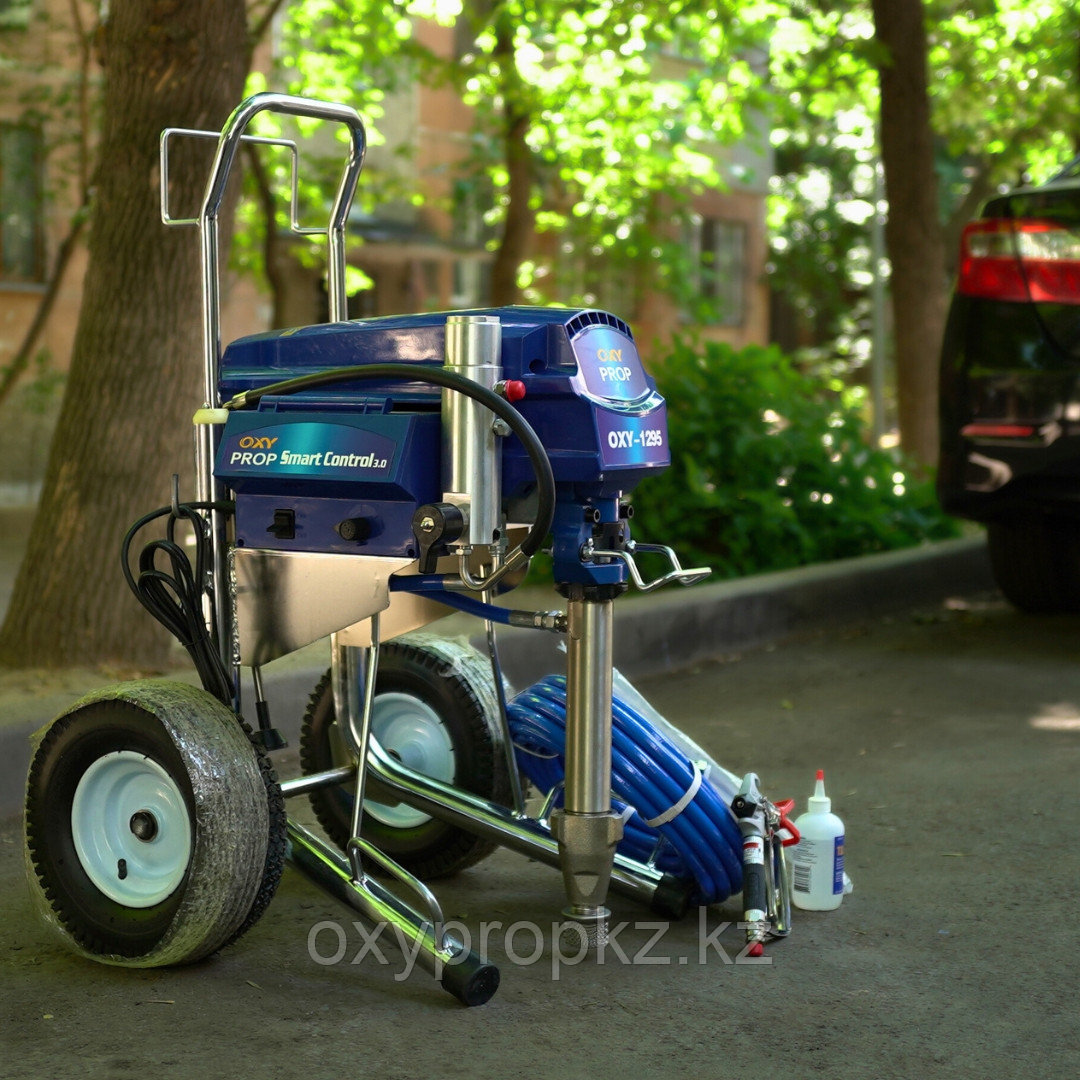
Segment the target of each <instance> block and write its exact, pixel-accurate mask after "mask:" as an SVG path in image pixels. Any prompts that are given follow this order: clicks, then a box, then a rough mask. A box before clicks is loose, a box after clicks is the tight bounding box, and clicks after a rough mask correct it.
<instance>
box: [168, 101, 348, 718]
mask: <svg viewBox="0 0 1080 1080" xmlns="http://www.w3.org/2000/svg"><path fill="white" fill-rule="evenodd" d="M261 112H273V113H279V114H282V115H286V116H301V117H307V118H309V119H312V120H327V121H330V122H334V123H340V124H344V125H345V126H346V127H347V128H348V131H349V136H350V138H349V148H348V153H347V156H346V159H345V164H344V167H343V169H342V173H341V180H340V182H339V184H338V189H337V193H336V195H335V197H334V202H333V205H332V206H331V209H330V218H329V221H328V223H327V226H326V229H325V230H322V229H305V228H301V227H300V226H299V223H298V221H297V220H296V219H297V207H296V203H297V178H296V147H295V144H293V143H292V142H291V141H289V140H279V139H263V138H261V137H258V136H252V135H245V134H244V133H245V131H246V129H247V127H248V125H249V124H250V123H251V121H252V120H253V119H254V118H255V117H256V116H257V115H258V114H259V113H261ZM178 135H179V136H183V135H188V136H194V137H197V138H214V137H216V138H217V140H218V144H217V150H216V152H215V155H214V162H213V165H212V166H211V168H210V175H209V178H208V179H207V182H206V189H205V191H204V193H203V200H202V206H201V208H200V210H199V215H198V217H196V218H173V217H171V215H170V214H169V142H170V139H171V138H172V137H173V136H178ZM243 141H248V142H255V143H263V144H269V145H279V146H285V147H286V148H291V152H292V155H293V167H292V195H291V211H290V226H291V227H292V231H294V232H299V233H300V234H302V235H311V234H312V233H322V232H325V234H326V238H327V291H328V293H329V299H330V319H331V321H333V322H338V321H341V320H342V319H344V318H345V315H346V296H345V267H346V262H345V224H346V220H347V218H348V214H349V207H350V206H351V205H352V199H353V195H354V194H355V192H356V185H357V181H358V180H359V179H360V171H361V169H362V168H363V166H364V154H365V152H366V150H367V134H366V131H365V129H364V122H363V120H361V118H360V114H359V113H358V112H357V111H356V110H355V109H353V108H352V107H351V106H348V105H339V104H336V103H334V102H327V101H315V100H313V99H311V98H304V97H295V96H293V95H291V94H278V93H262V94H254V95H252V96H251V97H249V98H247V100H245V101H243V102H241V103H240V105H238V106H237V107H236V109H234V110H233V112H232V114H231V115H230V116H229V118H228V119H227V120H226V121H225V124H224V126H223V127H222V129H221V131H220V133H215V132H203V131H198V130H195V129H185V128H170V129H167V130H166V131H164V132H163V133H162V136H161V146H160V154H161V176H160V183H161V217H162V221H163V222H164V223H165V224H166V225H170V226H195V227H197V228H198V230H199V247H200V256H201V270H202V300H203V333H202V338H203V407H204V408H206V409H216V408H218V407H219V406H220V405H221V397H220V394H219V392H218V381H219V375H220V368H221V277H220V269H219V262H220V246H219V234H218V217H219V215H220V213H221V205H222V202H223V200H224V198H225V189H226V187H227V186H228V182H229V176H230V174H231V172H232V167H233V164H234V162H235V161H236V155H237V151H238V150H239V148H240V144H241V142H243ZM195 431H196V435H195V476H196V498H197V499H199V500H201V501H207V502H220V501H223V500H224V498H225V487H224V485H223V484H221V483H220V482H219V481H217V480H215V478H214V474H213V470H214V459H215V456H216V453H217V447H218V442H219V440H220V437H221V429H220V427H219V426H218V425H216V424H197V425H196V429H195ZM226 527H227V521H226V517H225V515H224V514H223V513H222V512H221V511H220V510H212V511H211V512H210V535H211V544H212V549H213V560H212V565H211V568H210V571H209V580H208V581H207V582H205V583H202V584H204V585H205V587H206V589H207V592H208V593H209V595H210V597H211V598H212V599H211V608H212V610H211V611H208V613H207V615H208V618H210V619H211V621H212V622H213V625H214V628H215V630H216V632H217V639H218V648H219V650H220V653H221V657H222V660H223V661H224V663H225V666H226V668H227V669H229V670H232V671H234V673H235V670H236V662H235V660H234V657H233V641H232V637H233V633H232V631H233V613H232V605H231V604H229V603H225V602H223V600H222V598H223V597H225V596H227V595H228V581H229V575H228V539H227V533H226ZM233 682H234V684H235V685H236V687H237V689H236V695H237V696H236V700H235V701H234V705H235V706H236V707H237V708H239V680H238V679H236V678H235V677H234V680H233Z"/></svg>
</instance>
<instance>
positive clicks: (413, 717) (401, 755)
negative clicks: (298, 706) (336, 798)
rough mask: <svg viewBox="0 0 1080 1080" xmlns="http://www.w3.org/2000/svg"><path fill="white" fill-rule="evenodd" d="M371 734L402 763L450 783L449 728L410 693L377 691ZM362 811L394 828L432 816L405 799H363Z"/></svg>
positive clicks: (411, 826) (453, 766)
mask: <svg viewBox="0 0 1080 1080" xmlns="http://www.w3.org/2000/svg"><path fill="white" fill-rule="evenodd" d="M371 734H372V736H373V737H374V738H375V739H378V741H379V745H380V746H381V747H382V748H383V749H384V750H385V751H386V752H387V753H388V754H389V755H390V756H391V757H394V758H396V759H397V760H398V761H400V762H401V763H402V764H403V765H405V766H407V767H408V768H410V769H412V770H413V771H414V772H418V773H420V774H422V775H423V776H430V777H431V778H432V779H434V780H442V781H444V782H445V783H448V784H449V783H453V781H454V777H455V775H456V772H457V755H456V754H455V753H454V743H453V740H452V739H451V738H450V732H449V731H448V730H447V727H446V724H445V723H444V722H443V719H442V717H441V716H439V714H438V713H437V712H436V711H435V710H434V709H433V708H432V707H431V706H430V705H428V704H427V702H425V701H421V700H420V698H418V697H413V695H412V694H401V693H388V694H379V695H377V696H376V698H375V702H374V704H373V707H372V712H371ZM364 813H365V815H367V814H370V815H371V816H372V817H373V818H374V819H375V820H376V821H378V822H380V823H381V824H383V825H389V826H391V827H392V828H395V829H414V828H416V827H417V826H418V825H423V824H424V823H425V822H428V821H430V820H431V818H430V816H429V815H428V814H425V813H424V812H423V811H422V810H416V809H414V808H413V807H411V806H409V805H408V804H406V803H398V804H397V805H395V806H390V805H387V804H386V803H379V802H373V801H372V800H370V799H365V800H364Z"/></svg>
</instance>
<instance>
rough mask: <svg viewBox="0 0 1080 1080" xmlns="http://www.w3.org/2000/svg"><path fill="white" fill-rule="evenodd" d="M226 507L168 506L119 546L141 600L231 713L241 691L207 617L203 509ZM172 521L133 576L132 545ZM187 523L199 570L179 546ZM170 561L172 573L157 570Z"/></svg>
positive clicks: (122, 562) (127, 576)
mask: <svg viewBox="0 0 1080 1080" xmlns="http://www.w3.org/2000/svg"><path fill="white" fill-rule="evenodd" d="M232 509H233V504H232V503H226V502H190V503H179V504H174V505H172V506H163V507H160V508H159V509H157V510H152V511H151V512H150V513H148V514H144V515H143V516H142V517H141V518H139V520H138V521H136V522H135V524H134V525H132V526H131V528H130V529H128V531H127V533H126V535H125V536H124V540H123V543H122V544H121V546H120V565H121V569H122V570H123V573H124V580H125V581H126V582H127V583H128V587H129V588H130V589H131V591H132V592H133V593H134V594H135V597H136V599H138V601H139V603H140V604H142V606H143V607H144V608H146V610H147V611H149V612H150V614H151V615H153V616H154V618H155V619H157V621H158V622H159V623H161V624H162V626H164V627H165V629H166V630H168V631H169V633H171V634H172V635H173V637H175V638H176V639H177V640H178V641H179V642H180V644H181V645H183V647H184V649H185V650H186V651H187V654H188V656H190V657H191V660H192V663H193V664H194V665H195V670H196V671H197V672H198V674H199V679H200V680H201V682H202V684H203V688H204V689H205V690H206V691H207V692H208V693H210V694H213V695H214V697H216V698H217V699H218V700H219V701H221V702H222V703H223V704H225V705H227V706H229V708H232V706H233V699H234V697H235V693H236V688H235V686H234V685H233V680H232V675H231V674H230V673H229V672H228V670H227V669H226V667H225V664H224V662H223V661H222V659H221V653H220V650H219V649H218V643H217V640H216V635H215V633H214V632H213V631H212V630H211V629H210V627H208V626H207V623H206V619H205V618H204V617H203V597H204V595H205V590H204V588H203V585H202V583H203V582H205V581H206V567H207V565H208V560H209V558H210V530H209V526H208V525H207V522H206V519H205V518H204V517H203V516H202V514H200V513H199V511H200V510H221V511H225V512H229V511H232ZM166 516H167V517H168V522H167V524H166V526H165V539H164V540H160V539H159V540H151V541H150V542H148V543H147V544H146V545H145V546H144V547H143V549H142V551H141V552H140V553H139V564H138V565H139V574H138V577H137V578H136V577H135V575H134V574H132V572H131V558H130V552H131V542H132V540H133V539H134V538H135V534H136V533H138V532H139V530H140V529H142V528H144V527H145V526H146V525H149V524H150V522H152V521H156V520H157V519H158V518H162V517H166ZM179 521H187V522H189V523H190V524H191V526H192V528H193V529H194V531H195V566H194V568H192V565H191V560H190V559H189V558H188V554H187V552H186V551H184V549H183V548H182V547H181V546H180V545H179V544H178V543H177V542H176V525H177V523H178V522H179ZM159 554H161V555H163V556H164V557H165V559H166V561H167V563H168V566H169V569H168V570H164V569H161V568H159V567H158V564H157V558H158V555H159Z"/></svg>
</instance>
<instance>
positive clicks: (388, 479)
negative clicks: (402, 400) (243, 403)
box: [215, 399, 440, 556]
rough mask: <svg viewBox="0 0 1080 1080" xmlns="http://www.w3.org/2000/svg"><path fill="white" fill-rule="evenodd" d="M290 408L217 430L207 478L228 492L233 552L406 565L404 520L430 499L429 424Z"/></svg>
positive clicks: (432, 437)
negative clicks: (349, 557) (359, 557)
mask: <svg viewBox="0 0 1080 1080" xmlns="http://www.w3.org/2000/svg"><path fill="white" fill-rule="evenodd" d="M290 404H291V403H288V404H287V403H285V402H280V403H278V402H273V401H270V402H269V404H268V403H267V399H264V401H263V403H262V405H261V407H260V408H259V409H258V410H257V411H255V412H234V413H231V414H230V415H229V419H228V422H227V423H226V425H225V431H224V433H223V435H222V439H221V444H220V447H219V449H218V455H217V466H216V468H215V475H216V476H217V477H218V478H219V479H221V480H224V481H225V482H226V483H227V484H228V485H229V486H230V487H231V488H232V489H233V490H234V491H235V492H236V533H237V538H236V539H237V544H238V545H239V546H242V547H243V546H249V547H267V548H274V549H278V550H285V551H328V552H344V553H354V554H355V553H360V552H363V553H364V554H367V555H403V556H404V555H408V554H409V553H410V550H411V548H412V546H413V538H412V531H411V527H410V522H411V521H412V515H413V512H414V511H415V509H416V507H417V506H419V505H421V504H422V503H425V502H430V501H432V500H433V499H437V498H438V497H439V495H440V490H439V475H440V424H439V417H438V416H437V415H434V414H430V413H426V414H422V413H411V414H394V413H381V412H365V411H364V410H363V408H359V409H357V410H356V411H349V410H343V409H341V408H340V403H337V402H334V403H330V405H329V407H328V408H326V409H325V410H320V409H319V407H318V406H317V405H316V404H315V403H313V402H311V401H307V402H305V403H304V407H303V408H302V409H293V408H290V407H289V405H290ZM343 523H345V524H343Z"/></svg>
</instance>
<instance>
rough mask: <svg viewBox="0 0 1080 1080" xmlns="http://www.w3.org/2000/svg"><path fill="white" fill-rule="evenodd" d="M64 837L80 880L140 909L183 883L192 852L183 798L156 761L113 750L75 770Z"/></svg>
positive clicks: (157, 900)
mask: <svg viewBox="0 0 1080 1080" xmlns="http://www.w3.org/2000/svg"><path fill="white" fill-rule="evenodd" d="M71 835H72V840H73V841H74V844H75V852H76V854H77V855H78V857H79V862H80V863H81V865H82V868H83V870H84V871H85V872H86V875H87V877H89V878H90V880H91V882H93V884H94V885H95V886H96V887H97V888H98V889H100V890H101V892H103V893H104V894H105V895H106V896H108V897H109V898H110V899H111V900H115V901H116V902H117V903H119V904H123V905H125V906H126V907H134V908H146V907H153V906H154V905H155V904H160V903H161V902H162V901H163V900H165V899H167V898H168V897H169V896H170V895H171V894H172V893H173V892H174V891H175V889H176V888H177V886H178V885H179V884H180V883H181V881H183V879H184V875H185V874H186V873H187V867H188V863H189V861H190V859H191V852H192V834H191V820H190V818H189V817H188V809H187V803H186V801H185V800H184V796H183V794H182V792H181V791H180V788H179V787H178V786H177V784H176V782H175V781H174V780H173V779H172V777H171V776H169V774H168V773H167V772H166V771H165V769H163V768H162V767H161V765H159V764H158V763H157V762H156V761H154V760H152V759H151V758H148V757H146V756H145V755H143V754H140V753H137V752H135V751H134V750H117V751H114V752H113V753H110V754H105V755H104V756H103V757H100V758H98V759H97V761H95V762H93V763H92V764H91V765H90V767H89V768H88V769H87V770H86V772H85V773H83V775H82V778H81V779H80V780H79V784H78V786H77V787H76V789H75V797H74V799H73V800H72V804H71Z"/></svg>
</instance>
